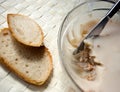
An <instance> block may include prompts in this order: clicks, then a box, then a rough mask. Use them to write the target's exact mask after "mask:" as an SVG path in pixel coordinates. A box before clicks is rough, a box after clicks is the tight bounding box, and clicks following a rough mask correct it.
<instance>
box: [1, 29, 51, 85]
mask: <svg viewBox="0 0 120 92" xmlns="http://www.w3.org/2000/svg"><path fill="white" fill-rule="evenodd" d="M8 30H9V29H8V28H4V29H2V31H8ZM0 33H1V32H0ZM44 48H45V52H44V53H47V57H49V62H50V69H49V71H48V73H47V76H45V77H44V80H40V81H37V80H33V79H30V78H28V76H26V75H24V74H23V73H21V72H20V71H19V70H18V69H17V68H15V67H14V66H13V65H11V64H10V63H9V62H8V60H6V59H5V58H4V57H2V56H0V59H1V62H0V63H1V64H3V65H4V66H6V67H7V68H8V69H9V70H10V71H12V72H13V73H15V74H16V75H17V76H19V77H20V78H21V79H23V80H24V81H26V82H28V83H31V84H33V85H38V86H39V85H42V84H44V83H45V82H46V80H47V79H48V78H49V76H50V75H51V73H52V69H53V63H52V56H51V54H50V52H49V50H48V48H46V47H45V46H44Z"/></svg>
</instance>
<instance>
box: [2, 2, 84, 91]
mask: <svg viewBox="0 0 120 92" xmlns="http://www.w3.org/2000/svg"><path fill="white" fill-rule="evenodd" d="M82 1H83V0H0V28H5V27H7V22H6V15H7V14H8V13H19V14H24V15H27V16H30V17H31V18H32V19H34V20H35V21H36V22H37V23H38V24H39V25H40V26H41V28H42V29H43V32H44V36H45V39H44V44H45V46H46V47H47V48H48V49H49V51H50V52H51V54H52V58H53V74H52V77H51V79H50V80H49V81H48V82H47V83H46V84H44V85H43V86H38V87H36V86H33V85H30V84H28V83H26V82H24V81H23V80H21V79H19V78H18V77H17V76H15V75H14V74H13V73H12V72H10V71H9V70H7V69H5V68H3V67H2V66H1V65H0V92H76V91H75V90H74V87H73V84H72V83H71V81H70V79H69V78H68V76H67V75H66V73H65V72H64V70H63V68H62V66H61V62H60V59H59V55H58V47H57V38H58V31H59V28H60V25H61V23H62V21H63V19H64V17H65V16H66V14H67V13H68V12H69V11H70V10H71V9H72V8H74V7H75V6H76V5H78V4H79V3H81V2H82Z"/></svg>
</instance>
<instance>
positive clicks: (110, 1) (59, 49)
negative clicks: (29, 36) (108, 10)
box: [57, 0, 115, 92]
mask: <svg viewBox="0 0 120 92" xmlns="http://www.w3.org/2000/svg"><path fill="white" fill-rule="evenodd" d="M99 1H105V2H108V3H111V4H114V3H115V1H113V0H89V1H85V2H82V3H80V4H78V5H77V6H76V7H74V8H73V9H71V10H70V11H69V12H68V13H67V15H66V16H65V18H64V20H63V22H62V23H61V26H60V28H59V32H58V38H57V45H58V54H59V59H60V61H61V63H62V66H63V68H64V70H65V72H66V73H67V75H68V76H69V78H70V80H72V82H73V84H74V85H75V86H76V87H77V88H78V89H79V90H80V91H81V92H84V90H82V88H81V87H80V86H79V85H78V84H77V83H76V82H75V80H74V79H73V77H72V76H71V74H70V73H69V72H68V70H67V68H66V66H65V64H64V60H63V58H62V54H61V53H62V49H61V39H60V38H61V36H62V34H61V31H62V29H63V26H64V23H65V21H66V20H67V18H68V17H69V15H70V14H71V13H72V12H73V11H74V10H76V9H77V8H79V7H80V6H82V5H84V4H86V3H89V2H99Z"/></svg>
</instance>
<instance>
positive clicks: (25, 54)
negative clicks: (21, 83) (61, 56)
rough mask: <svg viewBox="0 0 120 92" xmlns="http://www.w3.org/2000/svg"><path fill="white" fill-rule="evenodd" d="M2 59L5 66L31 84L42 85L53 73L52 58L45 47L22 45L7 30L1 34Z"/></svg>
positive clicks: (0, 56) (0, 51)
mask: <svg viewBox="0 0 120 92" xmlns="http://www.w3.org/2000/svg"><path fill="white" fill-rule="evenodd" d="M0 58H1V59H2V62H1V63H2V64H3V65H5V66H7V67H8V69H10V70H11V71H13V72H14V73H15V74H17V75H18V76H19V77H21V78H22V79H23V80H25V81H26V82H28V83H31V84H35V85H42V84H43V83H44V82H45V81H46V80H47V79H48V77H49V76H50V73H51V72H52V67H53V66H52V57H51V55H50V52H49V51H48V49H47V48H46V47H45V46H41V47H31V46H26V45H24V44H21V43H19V42H18V41H17V40H16V39H14V37H13V36H12V35H11V32H10V31H9V29H7V28H6V29H3V30H2V31H1V32H0Z"/></svg>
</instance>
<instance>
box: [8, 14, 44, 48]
mask: <svg viewBox="0 0 120 92" xmlns="http://www.w3.org/2000/svg"><path fill="white" fill-rule="evenodd" d="M10 16H21V17H26V18H29V17H27V16H24V15H21V14H8V15H7V23H8V27H9V29H10V31H11V33H12V36H14V38H15V39H16V40H18V41H19V42H20V43H22V44H24V45H28V46H33V47H40V46H41V45H42V43H43V40H44V34H43V31H42V28H41V27H40V26H39V25H38V24H37V23H36V22H35V21H34V20H32V19H31V18H29V19H30V20H31V21H33V22H34V23H35V24H36V25H37V27H38V28H39V31H40V35H41V41H40V42H39V43H37V44H32V43H25V42H24V41H23V40H22V39H19V38H18V37H17V36H16V35H15V34H14V30H13V28H12V27H11V26H10V21H9V18H10Z"/></svg>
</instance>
